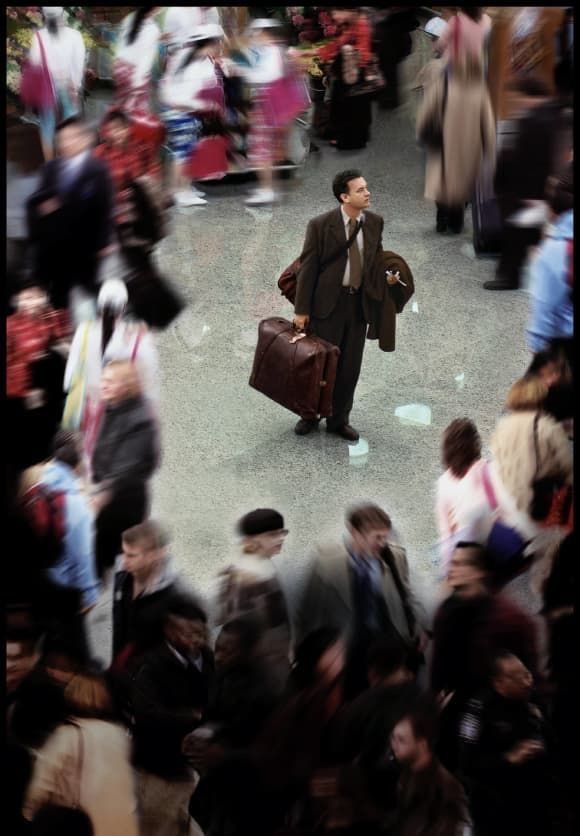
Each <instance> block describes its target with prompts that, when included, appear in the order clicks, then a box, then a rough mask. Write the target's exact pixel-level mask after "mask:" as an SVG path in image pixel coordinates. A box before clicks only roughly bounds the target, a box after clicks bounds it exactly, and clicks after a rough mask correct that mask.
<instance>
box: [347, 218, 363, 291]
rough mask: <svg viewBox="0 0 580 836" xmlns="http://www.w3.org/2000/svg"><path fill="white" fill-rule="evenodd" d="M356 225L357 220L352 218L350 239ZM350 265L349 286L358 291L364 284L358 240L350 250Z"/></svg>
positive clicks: (349, 230)
mask: <svg viewBox="0 0 580 836" xmlns="http://www.w3.org/2000/svg"><path fill="white" fill-rule="evenodd" d="M356 225H357V221H356V220H355V218H351V219H350V220H349V222H348V237H349V238H350V237H351V235H353V234H354V231H355V229H356ZM357 237H358V236H357ZM348 263H349V265H350V278H349V284H350V286H351V287H354V288H356V289H357V290H358V288H359V287H360V286H361V282H362V264H361V260H360V250H359V248H358V242H357V240H356V238H355V239H354V241H353V242H352V244H351V245H350V248H349V250H348Z"/></svg>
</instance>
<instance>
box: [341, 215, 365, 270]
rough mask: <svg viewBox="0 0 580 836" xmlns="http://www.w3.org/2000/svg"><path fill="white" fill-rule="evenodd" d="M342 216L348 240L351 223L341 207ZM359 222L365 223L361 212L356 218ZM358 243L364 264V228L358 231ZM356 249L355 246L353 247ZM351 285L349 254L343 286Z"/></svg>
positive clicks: (361, 261) (361, 260)
mask: <svg viewBox="0 0 580 836" xmlns="http://www.w3.org/2000/svg"><path fill="white" fill-rule="evenodd" d="M340 214H341V215H342V222H343V223H344V232H345V235H346V240H347V241H348V239H349V238H350V232H349V229H348V225H349V223H350V218H349V216H348V215H347V214H346V212H345V211H344V209H343V208H342V206H341V207H340ZM356 220H357V221H360V220H363V221H364V212H359V214H358V215H357V218H356ZM356 243H357V244H358V250H359V253H360V263H361V265H362V263H363V252H364V241H363V231H362V226H361V228H360V229H359V231H358V235H357V236H356ZM352 246H353V247H354V244H353V245H352ZM349 285H350V259H349V258H348V252H347V259H346V269H345V271H344V276H343V277H342V286H343V287H348V286H349Z"/></svg>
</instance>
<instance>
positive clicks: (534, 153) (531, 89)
mask: <svg viewBox="0 0 580 836" xmlns="http://www.w3.org/2000/svg"><path fill="white" fill-rule="evenodd" d="M510 92H512V93H514V94H515V95H516V96H517V104H518V111H517V113H516V114H515V115H514V116H515V118H514V123H515V124H514V131H512V133H511V135H508V136H507V137H506V138H505V140H504V141H503V142H502V144H501V146H500V148H499V153H498V159H497V165H496V172H495V180H494V190H495V194H496V195H497V200H498V204H499V208H500V211H501V215H502V222H503V231H502V251H501V256H500V260H499V262H498V265H497V270H496V275H495V278H494V279H491V280H489V281H487V282H485V283H484V287H485V288H486V290H515V289H517V288H518V287H519V286H520V283H521V271H522V267H523V265H524V262H525V259H526V256H527V252H528V249H529V247H532V246H534V245H535V244H537V243H538V242H539V240H540V230H541V227H542V225H543V218H542V217H541V216H539V217H538V219H537V220H536V221H535V223H532V225H520V223H519V221H518V219H517V217H515V216H516V214H517V213H518V212H520V210H523V209H525V208H526V207H527V206H528V205H529V204H530V203H535V202H537V201H541V200H543V199H544V197H545V190H546V182H547V180H548V177H549V176H550V175H552V174H553V173H554V171H556V170H557V169H558V168H559V165H560V160H559V155H560V153H561V145H562V124H563V117H562V113H561V105H560V104H559V103H557V102H556V101H555V100H554V98H553V97H552V95H551V93H550V88H549V86H548V85H547V84H546V82H545V81H544V80H543V79H541V78H540V77H539V76H535V75H533V74H532V75H520V76H516V78H515V79H514V81H513V83H512V84H511V85H510Z"/></svg>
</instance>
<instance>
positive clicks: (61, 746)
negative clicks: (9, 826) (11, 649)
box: [24, 673, 138, 836]
mask: <svg viewBox="0 0 580 836" xmlns="http://www.w3.org/2000/svg"><path fill="white" fill-rule="evenodd" d="M65 700H66V702H67V706H68V712H69V715H68V719H67V721H66V722H65V723H63V724H62V725H61V726H59V727H58V728H57V730H56V731H55V732H54V734H53V735H52V736H51V737H50V738H49V739H48V741H47V742H46V743H45V745H44V746H43V747H42V749H41V750H40V752H39V755H38V758H37V760H36V762H35V766H34V773H33V776H32V781H31V783H30V786H29V788H28V792H27V796H26V801H25V805H24V814H25V816H26V818H27V819H29V820H33V819H34V816H35V814H36V813H37V811H38V810H39V808H41V807H42V806H43V805H44V804H45V803H46V802H49V801H50V802H52V803H56V804H60V805H61V806H64V807H71V808H74V809H76V808H80V809H82V810H84V811H85V812H86V813H87V814H88V815H89V817H90V819H91V822H92V825H93V830H94V836H121V834H123V836H137V833H138V827H137V816H136V803H135V795H134V789H133V775H132V771H131V763H130V751H129V738H128V737H127V733H126V731H125V729H124V728H122V727H121V726H120V725H118V724H117V722H116V719H115V716H114V714H113V707H112V701H111V697H110V694H109V692H108V690H107V687H106V685H105V682H104V680H103V678H102V677H100V676H99V675H97V674H89V673H80V674H77V675H76V676H75V677H74V678H73V679H72V680H71V682H70V683H69V684H68V686H67V687H66V689H65Z"/></svg>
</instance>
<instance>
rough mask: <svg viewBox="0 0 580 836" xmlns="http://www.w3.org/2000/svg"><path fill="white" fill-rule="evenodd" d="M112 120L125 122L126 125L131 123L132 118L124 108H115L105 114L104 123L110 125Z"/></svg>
mask: <svg viewBox="0 0 580 836" xmlns="http://www.w3.org/2000/svg"><path fill="white" fill-rule="evenodd" d="M110 122H123V123H124V124H125V125H129V124H130V123H131V120H130V119H129V116H128V115H127V114H126V113H125V111H124V110H121V109H120V108H116V109H115V110H109V111H108V113H105V115H104V116H103V122H102V124H103V125H108V124H109V123H110Z"/></svg>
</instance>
